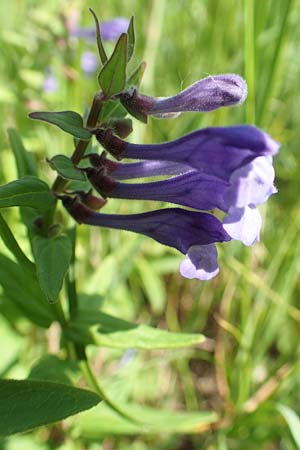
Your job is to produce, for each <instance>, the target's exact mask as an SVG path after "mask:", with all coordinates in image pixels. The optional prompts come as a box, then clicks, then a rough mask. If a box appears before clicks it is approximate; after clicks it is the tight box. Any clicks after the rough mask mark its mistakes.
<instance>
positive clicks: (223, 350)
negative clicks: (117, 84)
mask: <svg viewBox="0 0 300 450" xmlns="http://www.w3.org/2000/svg"><path fill="white" fill-rule="evenodd" d="M88 7H92V8H93V9H94V11H95V12H96V13H97V14H98V16H99V18H100V19H102V20H108V19H110V18H113V17H119V16H123V17H127V18H130V16H131V15H134V16H135V20H136V22H135V23H136V34H137V50H136V54H135V57H134V58H133V62H132V65H133V67H134V65H135V63H136V62H138V61H139V60H140V59H141V58H143V59H145V60H146V61H147V70H146V73H145V77H144V80H143V83H142V86H141V90H142V92H144V93H146V94H148V95H151V94H152V95H156V96H167V95H172V94H175V93H177V92H178V91H179V90H181V89H182V88H184V87H186V86H188V85H189V84H191V83H192V82H194V81H196V80H198V79H200V78H203V77H205V76H207V75H208V74H217V73H231V72H234V73H238V74H241V75H242V76H244V77H245V78H246V80H247V82H248V87H249V95H248V100H247V101H246V103H245V104H244V105H242V106H240V107H237V108H227V109H221V110H219V111H215V112H211V113H208V114H200V113H198V114H197V113H195V114H194V113H190V114H189V113H187V114H185V115H182V116H180V117H179V118H177V119H174V120H165V121H159V120H155V119H150V120H149V125H147V126H145V125H144V124H140V123H137V122H134V133H133V134H132V135H131V139H132V141H133V142H161V141H165V140H171V139H175V138H177V137H179V136H181V135H183V134H185V133H188V132H191V131H193V130H196V129H198V128H200V127H204V126H210V125H213V126H216V125H230V124H238V123H255V124H256V125H257V126H259V127H261V128H263V129H264V130H265V131H267V132H268V133H269V134H271V135H272V137H273V138H275V139H276V140H278V141H279V142H280V143H281V144H282V147H281V150H280V153H279V155H278V156H277V157H276V159H275V167H276V174H277V175H276V186H277V188H278V191H279V192H278V194H277V195H276V196H273V197H272V198H271V199H270V200H269V202H268V205H266V206H264V207H263V208H262V209H261V212H262V215H263V217H264V227H263V231H262V235H261V242H259V243H257V244H255V245H254V246H253V247H252V248H245V247H243V246H242V244H240V243H238V242H231V243H229V244H226V245H222V246H219V253H220V274H219V276H218V277H217V278H216V279H214V280H213V281H211V282H199V281H195V280H193V281H188V280H185V279H182V278H181V277H180V276H179V275H178V273H177V272H178V264H179V262H180V260H181V255H179V254H178V253H177V252H175V251H172V250H170V249H169V248H167V247H163V246H161V245H159V244H156V243H155V242H153V241H151V240H149V239H146V238H143V237H140V236H136V235H132V234H129V233H125V232H115V231H114V232H113V231H108V230H103V231H99V230H98V229H95V230H90V229H88V228H87V227H84V226H82V227H80V229H79V236H80V241H79V247H78V251H77V257H78V265H77V267H76V274H77V276H76V278H77V283H78V286H79V290H80V292H83V293H84V294H85V296H86V301H90V302H91V303H93V304H94V303H96V304H97V305H99V307H101V309H102V310H104V311H105V312H109V313H111V314H113V315H116V316H118V317H122V318H126V319H129V320H134V321H137V322H142V323H148V324H151V325H153V326H158V327H160V328H167V329H169V330H172V331H180V330H182V331H186V332H194V333H203V334H205V335H206V336H207V337H208V338H209V340H208V341H207V342H206V344H205V345H204V346H203V347H199V348H192V349H187V350H177V351H173V352H172V351H168V352H165V351H152V352H141V351H138V352H137V351H131V352H127V353H126V354H125V355H124V354H122V352H121V351H119V350H114V351H112V350H107V349H100V350H97V351H95V350H94V351H93V352H91V356H92V357H93V358H94V365H95V370H96V372H97V373H99V374H100V373H101V377H102V380H104V381H109V382H110V384H111V383H113V386H114V393H115V394H116V395H120V398H123V399H124V398H125V399H128V398H130V399H132V400H134V401H135V402H137V403H139V404H141V405H148V406H155V407H158V408H162V409H164V408H169V409H172V410H174V411H175V410H179V411H180V410H183V411H185V410H187V411H199V410H200V411H201V410H214V411H216V412H217V413H219V414H220V415H221V417H224V420H222V421H221V422H220V423H218V424H216V426H215V427H214V429H209V430H206V429H201V428H199V429H198V430H197V429H195V430H194V433H192V434H190V433H183V434H181V435H174V434H169V433H164V432H163V429H162V430H159V432H158V433H157V434H155V435H153V434H151V435H144V434H143V433H141V434H135V433H134V434H133V435H127V434H126V430H125V431H124V430H123V431H122V430H121V431H120V430H119V431H118V432H117V434H118V436H114V425H112V426H111V428H109V426H108V431H107V432H106V433H103V432H102V433H101V432H99V430H98V428H97V422H95V423H94V424H92V425H91V426H90V427H87V426H86V427H84V425H82V427H80V426H79V427H77V429H76V421H77V420H79V419H76V418H75V419H73V421H71V422H70V421H69V422H68V423H67V425H66V426H64V425H63V426H60V425H58V426H53V427H50V428H47V429H46V428H41V429H39V430H38V431H36V432H34V433H29V434H25V435H20V436H16V437H12V438H10V439H8V440H2V441H1V440H0V449H1V450H2V449H3V450H15V449H19V448H20V449H21V448H22V449H27V448H28V449H33V450H34V449H59V450H68V449H70V450H73V449H74V450H77V449H78V450H79V449H89V450H96V449H102V450H110V449H116V450H127V449H129V448H130V449H132V450H144V449H150V448H151V449H164V450H169V449H170V450H171V449H172V450H175V449H182V450H185V449H189V450H190V449H200V448H201V449H206V450H227V449H228V450H231V449H232V450H234V449H237V450H240V449H243V450H246V449H249V450H254V449H261V450H275V449H285V450H290V449H300V421H299V418H298V415H300V406H299V404H300V403H299V401H300V393H299V392H300V370H299V362H298V361H299V355H300V345H299V337H300V309H299V295H300V284H299V272H300V262H299V256H298V255H299V251H300V238H299V230H300V210H299V190H300V185H299V164H300V155H299V145H300V142H299V141H300V139H299V131H300V120H299V104H300V89H299V87H300V84H299V80H300V59H299V44H300V28H299V22H300V5H299V2H298V1H296V0H294V1H292V0H290V1H289V0H277V1H274V0H273V1H271V0H263V1H261V0H256V1H255V0H244V1H237V0H126V1H121V0H103V1H101V2H100V1H95V0H90V1H84V0H77V1H72V0H68V1H58V0H51V1H46V2H39V1H37V0H31V1H30V0H19V1H18V0H10V1H9V2H1V3H0V49H1V58H0V104H1V108H0V117H1V129H0V162H1V164H0V181H1V184H2V183H6V182H8V181H11V180H13V179H14V178H15V177H16V169H15V165H14V160H13V156H12V152H11V150H10V148H9V144H8V139H7V133H6V129H7V128H8V127H15V128H17V129H18V131H19V132H20V134H21V135H22V137H23V139H24V143H25V145H26V147H27V149H28V150H30V151H32V152H34V154H35V155H36V159H37V161H38V164H39V167H40V170H41V174H42V175H41V177H42V178H44V179H45V180H46V181H48V182H51V181H52V180H53V179H54V172H50V171H49V169H48V166H47V164H46V162H45V158H46V157H51V156H53V155H54V154H57V153H64V154H66V155H70V154H71V152H72V140H71V138H70V137H68V136H67V135H64V134H63V133H61V132H60V130H58V129H55V128H51V127H50V126H48V125H46V124H43V123H34V122H31V121H30V120H29V119H28V118H27V114H28V112H30V111H33V110H49V111H51V110H65V109H71V110H75V111H77V112H79V113H82V112H83V111H84V110H85V109H86V108H87V107H88V106H89V104H90V102H91V99H92V97H93V95H94V93H95V91H96V90H97V88H98V86H97V77H96V73H95V74H92V75H88V74H86V73H84V72H83V70H82V68H81V64H80V61H81V57H82V54H83V53H84V52H85V51H91V52H95V53H96V45H95V43H92V42H86V41H85V40H83V39H75V38H72V39H71V38H70V37H69V36H68V32H67V28H66V23H67V22H68V23H70V22H72V21H73V22H74V21H76V20H77V21H78V24H79V25H81V26H93V20H92V17H91V15H90V14H89V12H88ZM106 47H107V49H108V50H109V51H111V49H112V48H113V46H112V44H111V43H107V44H106ZM49 75H51V76H53V77H54V79H55V83H56V87H55V85H54V88H55V89H52V90H50V91H49V90H48V91H45V82H46V79H47V77H48V76H49ZM156 206H157V204H155V203H154V202H148V203H144V204H143V203H141V202H127V203H126V204H125V202H124V201H123V202H120V201H117V200H110V201H109V204H108V205H107V207H106V208H105V210H106V211H111V212H133V211H134V212H137V211H147V210H149V209H151V208H152V209H153V208H155V207H156ZM7 218H8V220H9V222H10V224H11V225H12V228H13V229H14V231H15V233H16V234H17V236H18V239H19V242H21V243H22V242H23V247H24V249H25V251H26V250H27V251H29V249H26V245H27V244H26V242H25V229H24V228H23V226H21V225H19V224H18V214H17V212H16V211H8V212H7ZM0 247H1V252H3V253H6V254H8V253H7V250H5V249H4V248H2V245H1V243H0ZM8 256H10V255H8ZM0 289H1V288H0ZM6 308H7V305H6V302H5V299H4V298H3V295H2V294H1V291H0V311H2V313H3V316H4V317H6V318H0V337H1V344H0V345H1V359H0V375H1V376H2V377H11V378H12V377H26V376H27V374H28V372H29V371H30V369H31V367H32V366H33V364H34V362H35V361H36V360H37V359H38V358H39V357H40V356H41V355H43V354H44V353H45V352H46V351H47V349H49V348H50V351H52V348H51V345H52V344H53V342H52V338H51V333H50V332H49V333H48V334H47V335H45V333H44V332H43V331H41V330H40V329H38V328H33V327H32V326H31V325H29V323H27V322H26V320H25V319H22V320H21V319H20V320H19V322H20V323H19V325H18V327H15V326H14V325H13V324H12V323H10V322H9V321H8V320H7V317H8V316H9V314H8V315H7V314H6ZM20 330H21V331H20ZM54 344H55V342H54ZM87 414H88V413H87ZM81 416H82V417H83V416H84V414H82V415H81ZM170 420H171V419H170ZM74 424H75V426H74ZM69 426H70V427H71V428H68V427H69ZM65 430H67V431H66V432H65ZM115 432H116V428H115ZM129 434H130V433H129Z"/></svg>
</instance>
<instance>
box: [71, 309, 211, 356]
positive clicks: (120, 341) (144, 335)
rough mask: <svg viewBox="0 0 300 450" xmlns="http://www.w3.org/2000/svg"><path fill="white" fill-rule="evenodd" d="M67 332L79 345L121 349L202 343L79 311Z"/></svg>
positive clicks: (191, 337) (195, 336) (192, 336)
mask: <svg viewBox="0 0 300 450" xmlns="http://www.w3.org/2000/svg"><path fill="white" fill-rule="evenodd" d="M66 332H67V333H68V334H69V336H70V338H72V339H74V340H75V341H77V342H79V343H83V344H93V345H99V346H103V347H113V348H122V349H126V348H138V349H143V350H151V349H163V348H164V349H172V348H182V347H188V346H190V345H195V344H200V343H201V342H203V341H204V340H205V337H204V336H203V335H202V334H188V333H173V332H169V331H166V330H160V329H158V328H153V327H150V326H148V325H142V324H134V323H130V322H127V321H125V320H122V319H118V318H116V317H113V316H110V315H108V314H104V313H101V312H99V311H93V310H82V311H80V313H79V314H78V319H75V320H74V321H73V322H71V323H70V326H69V328H68V329H67V330H66Z"/></svg>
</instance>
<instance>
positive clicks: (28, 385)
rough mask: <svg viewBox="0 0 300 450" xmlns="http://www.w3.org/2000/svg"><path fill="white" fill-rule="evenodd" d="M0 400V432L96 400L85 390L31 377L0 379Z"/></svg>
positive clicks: (58, 416)
mask: <svg viewBox="0 0 300 450" xmlns="http://www.w3.org/2000/svg"><path fill="white" fill-rule="evenodd" d="M0 400H1V401H0V436H9V435H10V434H14V433H18V432H20V431H27V430H31V429H32V428H35V427H38V426H40V425H44V424H47V423H52V422H57V421H58V420H62V419H65V418H66V417H69V416H72V415H74V414H77V413H78V412H80V411H84V410H85V409H89V408H92V407H93V406H95V405H97V403H99V402H100V398H99V397H98V395H96V394H94V393H93V392H90V391H87V390H83V389H78V388H74V387H71V386H67V385H65V384H60V383H53V382H50V381H33V380H0ZM44 405H45V406H46V407H44Z"/></svg>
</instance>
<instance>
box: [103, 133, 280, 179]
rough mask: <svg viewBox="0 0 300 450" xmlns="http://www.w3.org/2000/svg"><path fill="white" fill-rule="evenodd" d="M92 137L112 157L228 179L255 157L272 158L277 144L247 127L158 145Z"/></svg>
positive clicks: (108, 135)
mask: <svg viewBox="0 0 300 450" xmlns="http://www.w3.org/2000/svg"><path fill="white" fill-rule="evenodd" d="M96 137H97V139H98V141H99V142H100V144H102V145H103V147H104V148H105V149H107V150H108V151H109V152H110V153H112V154H113V155H114V156H115V157H116V158H118V159H122V158H135V159H143V160H154V161H157V160H159V161H169V162H174V163H179V164H183V165H185V166H190V167H191V168H193V169H196V170H198V171H199V172H204V173H207V174H208V175H213V176H216V177H219V178H222V179H224V180H229V179H230V177H231V176H232V174H233V172H234V171H236V170H237V169H239V168H240V167H243V166H245V165H247V164H248V163H250V162H251V161H252V160H254V159H255V158H257V157H258V156H265V155H274V154H275V153H277V151H278V148H279V145H278V144H277V142H275V141H273V139H272V138H270V136H268V135H267V134H266V133H264V132H263V131H261V130H260V129H258V128H256V127H254V126H250V125H239V126H232V127H215V128H204V129H201V130H198V131H195V132H194V133H191V134H188V135H186V136H183V137H182V138H179V139H177V140H175V141H170V142H165V143H162V144H148V145H147V144H146V145H142V144H131V143H127V142H125V141H123V140H122V139H119V138H118V137H116V136H113V134H112V133H111V131H110V130H98V131H97V132H96Z"/></svg>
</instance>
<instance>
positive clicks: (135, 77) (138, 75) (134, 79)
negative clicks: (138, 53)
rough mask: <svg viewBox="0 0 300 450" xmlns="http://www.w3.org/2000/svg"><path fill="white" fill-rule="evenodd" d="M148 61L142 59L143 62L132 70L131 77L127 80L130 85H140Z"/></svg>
mask: <svg viewBox="0 0 300 450" xmlns="http://www.w3.org/2000/svg"><path fill="white" fill-rule="evenodd" d="M146 66H147V64H146V61H142V62H141V64H140V65H139V66H138V67H137V68H136V69H135V70H134V71H133V72H132V74H131V75H130V77H129V78H128V80H127V85H128V86H135V87H139V85H140V84H141V81H142V78H143V75H144V72H145V70H146Z"/></svg>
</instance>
